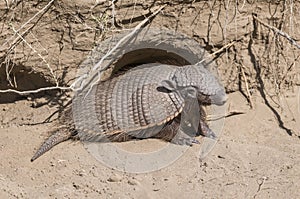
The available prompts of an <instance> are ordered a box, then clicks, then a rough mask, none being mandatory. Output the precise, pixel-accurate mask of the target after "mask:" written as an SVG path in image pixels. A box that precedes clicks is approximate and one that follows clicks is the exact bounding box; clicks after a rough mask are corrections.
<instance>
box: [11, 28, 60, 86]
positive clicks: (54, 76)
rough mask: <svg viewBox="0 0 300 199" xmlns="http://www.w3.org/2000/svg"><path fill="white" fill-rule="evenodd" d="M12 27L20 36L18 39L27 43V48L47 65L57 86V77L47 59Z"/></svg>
mask: <svg viewBox="0 0 300 199" xmlns="http://www.w3.org/2000/svg"><path fill="white" fill-rule="evenodd" d="M12 29H13V31H15V34H17V35H18V36H19V37H20V39H21V40H22V41H23V42H24V43H25V44H27V46H28V47H29V48H31V49H32V50H33V52H35V53H36V54H37V55H38V56H39V57H40V58H41V59H42V60H43V62H44V63H45V64H46V66H47V68H48V69H49V71H50V73H51V75H52V77H53V78H54V81H55V84H56V86H58V81H57V78H56V75H55V74H54V72H53V70H52V68H51V67H50V65H49V64H48V63H47V61H46V60H45V58H44V57H43V56H42V55H41V54H40V53H38V52H37V51H36V50H35V49H34V48H33V47H32V46H31V45H30V44H29V43H28V42H27V41H26V40H25V39H24V38H23V37H22V35H20V34H19V33H18V32H16V30H15V28H14V27H12Z"/></svg>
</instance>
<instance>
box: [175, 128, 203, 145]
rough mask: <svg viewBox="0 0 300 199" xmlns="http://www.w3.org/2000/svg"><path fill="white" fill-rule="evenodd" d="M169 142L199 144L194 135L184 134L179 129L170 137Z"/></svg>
mask: <svg viewBox="0 0 300 199" xmlns="http://www.w3.org/2000/svg"><path fill="white" fill-rule="evenodd" d="M171 142H172V143H174V144H178V145H188V146H192V145H193V144H200V142H199V141H198V140H196V139H195V138H194V137H191V136H189V135H187V134H185V133H184V132H183V131H181V130H180V129H179V130H178V132H177V134H176V135H175V137H174V138H173V139H172V141H171Z"/></svg>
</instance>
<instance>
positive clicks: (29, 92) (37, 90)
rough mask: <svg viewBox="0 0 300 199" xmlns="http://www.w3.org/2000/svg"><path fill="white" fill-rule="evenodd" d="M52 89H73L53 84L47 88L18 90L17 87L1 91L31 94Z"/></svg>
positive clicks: (1, 91)
mask: <svg viewBox="0 0 300 199" xmlns="http://www.w3.org/2000/svg"><path fill="white" fill-rule="evenodd" d="M50 90H72V89H71V88H70V87H60V86H53V87H45V88H39V89H36V90H28V91H18V90H15V89H6V90H0V93H16V94H19V95H29V94H34V93H39V92H42V91H50Z"/></svg>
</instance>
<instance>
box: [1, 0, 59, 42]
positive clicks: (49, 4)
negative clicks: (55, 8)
mask: <svg viewBox="0 0 300 199" xmlns="http://www.w3.org/2000/svg"><path fill="white" fill-rule="evenodd" d="M54 1H55V0H51V1H49V3H48V4H47V5H46V6H45V7H43V8H42V9H41V10H40V11H38V12H37V13H36V14H35V15H33V16H32V17H31V18H30V19H29V20H28V21H26V23H24V24H23V25H22V26H21V27H20V28H19V29H18V30H16V32H17V33H18V32H19V31H20V30H21V29H22V28H24V27H25V26H26V25H27V24H29V23H30V22H31V21H32V20H33V19H34V18H35V17H36V16H38V15H39V14H40V13H42V12H44V11H45V10H46V9H47V8H48V7H49V6H51V4H52V3H53V2H54ZM16 32H15V34H13V35H12V36H11V37H10V38H9V39H8V40H6V42H5V43H4V44H2V46H4V45H5V44H7V43H8V42H9V41H10V40H12V38H13V37H14V36H15V35H16Z"/></svg>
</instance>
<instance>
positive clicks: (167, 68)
mask: <svg viewBox="0 0 300 199" xmlns="http://www.w3.org/2000/svg"><path fill="white" fill-rule="evenodd" d="M193 99H196V102H197V103H193V102H195V100H193ZM226 100H227V96H226V93H225V89H224V88H223V87H222V85H221V84H220V82H219V81H218V79H217V78H216V77H215V76H214V75H213V74H212V73H210V72H209V71H208V70H207V69H206V68H205V67H204V66H202V65H201V64H198V65H187V66H182V67H177V66H173V65H165V64H144V65H141V66H139V67H136V68H133V69H131V70H129V71H127V72H126V73H125V74H122V75H120V76H116V77H114V78H112V79H109V80H106V81H104V82H99V83H97V84H96V85H94V86H86V87H85V88H84V89H82V90H81V91H80V92H77V93H76V95H75V97H74V98H73V102H72V104H73V105H72V108H71V109H69V110H68V111H67V112H68V113H67V115H68V117H70V118H72V122H67V123H66V124H64V126H62V127H61V128H59V129H57V130H55V132H54V134H53V135H52V136H50V137H49V138H48V139H47V140H46V141H45V142H44V144H42V146H41V147H40V148H39V150H38V151H37V152H36V153H35V155H34V156H33V157H32V159H31V161H33V160H35V159H36V158H38V157H39V156H41V155H42V154H43V153H45V152H46V151H48V150H50V149H51V148H52V147H53V146H54V145H56V144H58V143H60V142H63V141H65V140H67V139H70V138H76V139H79V140H82V141H92V142H94V141H99V142H105V141H126V140H129V139H132V138H149V137H157V138H162V139H164V140H167V141H172V142H173V143H175V144H186V145H192V144H193V143H198V141H197V140H195V139H194V136H195V135H199V133H202V134H204V135H206V136H211V137H214V133H213V132H212V131H211V130H210V129H209V127H208V125H207V124H206V122H205V120H204V119H203V118H202V119H198V120H195V119H194V115H195V113H192V112H193V111H194V112H195V110H198V111H200V113H201V115H202V116H203V115H204V111H203V109H202V108H201V107H199V104H202V103H206V104H216V105H223V104H224V103H225V102H226ZM191 104H192V105H191ZM198 113H199V112H198ZM182 114H184V115H186V116H187V117H185V118H188V119H185V120H191V121H190V123H191V126H192V127H191V129H192V131H194V132H192V133H193V135H192V136H191V135H190V134H189V133H186V132H184V130H183V129H182V128H181V126H180V123H181V120H183V118H181V117H182ZM193 114H194V115H193ZM192 120H195V121H192ZM175 138H176V139H175Z"/></svg>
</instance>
